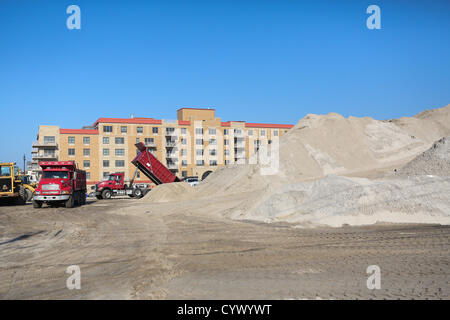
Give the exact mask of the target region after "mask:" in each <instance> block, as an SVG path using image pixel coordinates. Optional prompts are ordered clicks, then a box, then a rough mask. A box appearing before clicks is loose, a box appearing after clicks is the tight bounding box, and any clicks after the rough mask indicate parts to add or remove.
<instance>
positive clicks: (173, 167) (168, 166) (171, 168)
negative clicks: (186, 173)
mask: <svg viewBox="0 0 450 320" xmlns="http://www.w3.org/2000/svg"><path fill="white" fill-rule="evenodd" d="M167 168H169V169H170V170H175V169H177V170H178V165H177V164H176V163H174V162H168V163H167Z"/></svg>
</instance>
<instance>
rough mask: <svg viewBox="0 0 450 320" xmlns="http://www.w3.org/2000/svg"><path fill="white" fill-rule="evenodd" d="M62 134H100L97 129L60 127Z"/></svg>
mask: <svg viewBox="0 0 450 320" xmlns="http://www.w3.org/2000/svg"><path fill="white" fill-rule="evenodd" d="M59 133H61V134H98V130H96V129H59Z"/></svg>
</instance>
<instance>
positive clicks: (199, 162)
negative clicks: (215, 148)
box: [195, 160, 205, 167]
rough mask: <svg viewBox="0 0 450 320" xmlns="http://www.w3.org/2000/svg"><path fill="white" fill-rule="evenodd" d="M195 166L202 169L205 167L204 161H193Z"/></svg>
mask: <svg viewBox="0 0 450 320" xmlns="http://www.w3.org/2000/svg"><path fill="white" fill-rule="evenodd" d="M195 164H196V165H197V166H199V167H203V166H204V165H205V161H204V160H197V161H195Z"/></svg>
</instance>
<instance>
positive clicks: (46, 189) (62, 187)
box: [33, 161, 86, 208]
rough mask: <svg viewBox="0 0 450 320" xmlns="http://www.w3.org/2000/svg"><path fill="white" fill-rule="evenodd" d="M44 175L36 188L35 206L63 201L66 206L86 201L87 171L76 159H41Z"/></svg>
mask: <svg viewBox="0 0 450 320" xmlns="http://www.w3.org/2000/svg"><path fill="white" fill-rule="evenodd" d="M39 165H40V166H41V168H42V176H41V179H40V180H39V184H38V186H37V188H36V190H35V195H34V197H33V207H34V208H40V207H42V204H43V203H47V204H50V205H51V204H58V203H63V204H64V205H65V206H66V208H72V207H73V206H74V205H83V204H85V203H86V172H85V171H84V170H80V169H77V166H76V164H75V161H41V162H39Z"/></svg>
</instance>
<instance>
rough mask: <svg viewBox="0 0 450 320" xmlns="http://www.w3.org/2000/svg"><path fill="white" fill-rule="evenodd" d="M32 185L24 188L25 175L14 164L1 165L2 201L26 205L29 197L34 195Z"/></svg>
mask: <svg viewBox="0 0 450 320" xmlns="http://www.w3.org/2000/svg"><path fill="white" fill-rule="evenodd" d="M30 188H32V187H31V186H30V185H28V187H25V186H24V183H23V175H22V174H21V173H20V171H19V168H18V167H16V165H15V163H14V162H7V163H0V199H3V200H11V201H14V203H16V204H25V203H26V201H27V197H28V196H29V195H30V192H31V196H32V195H33V191H34V189H33V191H32V190H31V189H30Z"/></svg>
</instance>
